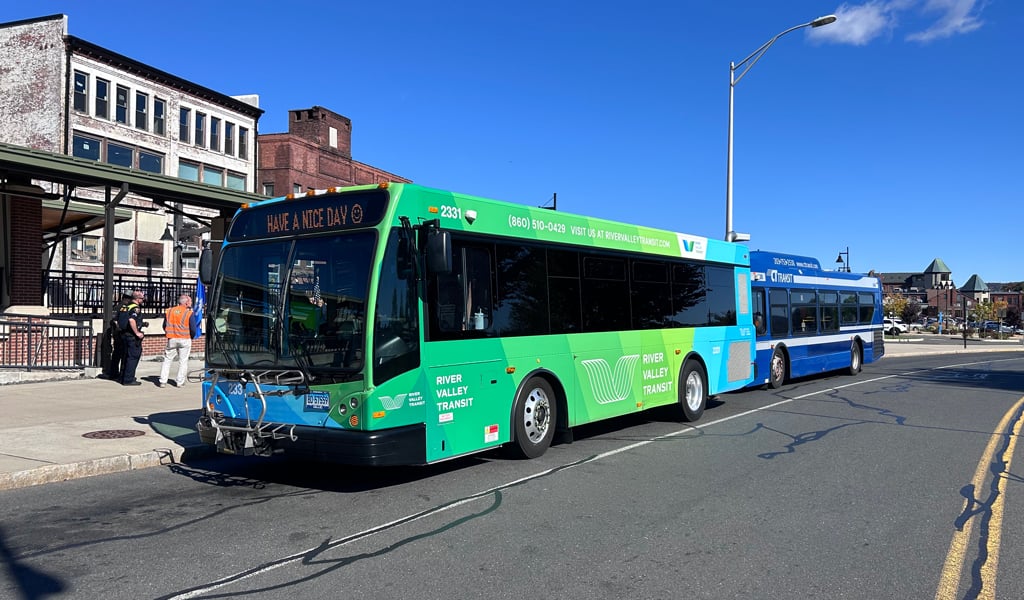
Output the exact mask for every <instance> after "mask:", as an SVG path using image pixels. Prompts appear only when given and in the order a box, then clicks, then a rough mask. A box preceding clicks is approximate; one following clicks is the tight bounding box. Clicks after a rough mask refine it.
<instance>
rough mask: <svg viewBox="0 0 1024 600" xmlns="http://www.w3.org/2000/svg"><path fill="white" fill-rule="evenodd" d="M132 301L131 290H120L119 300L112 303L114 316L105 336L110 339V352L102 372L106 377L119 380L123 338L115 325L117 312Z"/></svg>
mask: <svg viewBox="0 0 1024 600" xmlns="http://www.w3.org/2000/svg"><path fill="white" fill-rule="evenodd" d="M131 303H132V294H131V292H122V294H121V300H120V301H118V303H117V304H115V305H114V318H113V319H112V320H111V322H110V323H109V325H108V327H107V337H108V338H109V339H110V342H109V343H110V345H111V346H112V348H113V349H112V350H111V353H110V364H108V365H107V371H106V372H105V373H104V374H103V377H104V378H106V379H113V380H114V381H121V370H122V369H123V367H124V339H123V338H122V337H121V329H120V328H119V327H118V326H117V314H118V313H119V312H121V309H122V308H124V307H126V306H128V305H129V304H131Z"/></svg>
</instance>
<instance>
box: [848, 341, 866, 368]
mask: <svg viewBox="0 0 1024 600" xmlns="http://www.w3.org/2000/svg"><path fill="white" fill-rule="evenodd" d="M863 365H864V357H863V355H862V354H861V349H860V342H856V341H855V342H853V344H852V345H851V347H850V375H856V374H857V373H860V369H861V367H862V366H863Z"/></svg>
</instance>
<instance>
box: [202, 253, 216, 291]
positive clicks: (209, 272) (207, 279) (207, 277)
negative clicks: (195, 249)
mask: <svg viewBox="0 0 1024 600" xmlns="http://www.w3.org/2000/svg"><path fill="white" fill-rule="evenodd" d="M199 281H202V282H203V283H204V284H206V285H210V284H211V283H213V251H212V250H210V249H209V248H203V251H202V253H200V254H199Z"/></svg>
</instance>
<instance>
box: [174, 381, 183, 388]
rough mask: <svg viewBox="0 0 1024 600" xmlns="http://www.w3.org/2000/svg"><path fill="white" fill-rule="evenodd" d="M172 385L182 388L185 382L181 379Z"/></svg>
mask: <svg viewBox="0 0 1024 600" xmlns="http://www.w3.org/2000/svg"><path fill="white" fill-rule="evenodd" d="M174 387H180V388H183V387H185V382H184V381H182V382H181V383H178V382H174Z"/></svg>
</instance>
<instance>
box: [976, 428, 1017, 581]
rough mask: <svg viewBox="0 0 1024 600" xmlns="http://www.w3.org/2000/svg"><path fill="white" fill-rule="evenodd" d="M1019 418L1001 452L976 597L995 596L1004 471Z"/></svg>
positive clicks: (1009, 458) (1012, 446)
mask: <svg viewBox="0 0 1024 600" xmlns="http://www.w3.org/2000/svg"><path fill="white" fill-rule="evenodd" d="M1021 424H1022V423H1021V419H1018V420H1017V423H1016V424H1015V425H1014V427H1013V435H1012V436H1010V439H1009V441H1008V442H1007V444H1006V450H1005V451H1004V452H1003V456H1002V457H1001V458H1002V459H1003V470H1002V472H1001V473H998V474H997V476H998V477H999V482H998V484H997V495H996V499H995V501H994V502H992V520H991V521H990V526H989V534H988V542H987V544H986V546H985V547H986V548H987V550H988V559H987V560H986V561H985V564H983V565H981V593H979V594H978V598H979V599H982V600H992V599H994V598H995V597H996V573H997V572H998V571H999V544H1000V542H1001V540H1002V537H1003V503H1004V497H1005V495H1006V475H1005V474H1006V473H1009V472H1010V463H1012V462H1013V450H1014V449H1015V448H1016V447H1017V437H1018V436H1020V427H1021Z"/></svg>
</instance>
